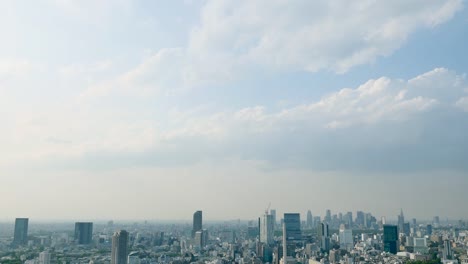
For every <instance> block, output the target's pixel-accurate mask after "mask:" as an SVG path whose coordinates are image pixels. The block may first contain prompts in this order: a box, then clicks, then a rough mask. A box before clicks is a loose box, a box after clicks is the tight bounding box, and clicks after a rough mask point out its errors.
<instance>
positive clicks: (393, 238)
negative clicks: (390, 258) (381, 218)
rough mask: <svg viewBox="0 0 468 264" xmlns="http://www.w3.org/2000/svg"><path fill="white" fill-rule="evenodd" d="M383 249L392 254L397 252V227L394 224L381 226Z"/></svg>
mask: <svg viewBox="0 0 468 264" xmlns="http://www.w3.org/2000/svg"><path fill="white" fill-rule="evenodd" d="M383 229H384V230H383V231H384V233H383V244H384V251H385V252H389V253H392V254H396V253H397V252H398V227H397V226H395V225H384V226H383Z"/></svg>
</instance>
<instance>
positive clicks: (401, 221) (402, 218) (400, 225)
mask: <svg viewBox="0 0 468 264" xmlns="http://www.w3.org/2000/svg"><path fill="white" fill-rule="evenodd" d="M404 225H405V216H404V215H403V209H401V211H400V215H399V216H398V229H399V230H400V232H404V230H405V227H404Z"/></svg>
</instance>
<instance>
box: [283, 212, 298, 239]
mask: <svg viewBox="0 0 468 264" xmlns="http://www.w3.org/2000/svg"><path fill="white" fill-rule="evenodd" d="M284 224H285V226H286V234H287V237H286V239H287V241H299V240H302V232H301V215H300V214H298V213H289V214H288V213H286V214H284Z"/></svg>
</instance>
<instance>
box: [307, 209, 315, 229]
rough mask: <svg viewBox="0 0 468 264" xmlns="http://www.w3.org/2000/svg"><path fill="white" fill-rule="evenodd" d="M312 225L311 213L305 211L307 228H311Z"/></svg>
mask: <svg viewBox="0 0 468 264" xmlns="http://www.w3.org/2000/svg"><path fill="white" fill-rule="evenodd" d="M313 225H314V218H313V217H312V212H311V211H310V210H309V211H307V228H312V227H313Z"/></svg>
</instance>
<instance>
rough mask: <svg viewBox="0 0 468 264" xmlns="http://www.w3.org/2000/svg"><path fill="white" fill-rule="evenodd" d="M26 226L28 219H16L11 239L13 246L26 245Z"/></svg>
mask: <svg viewBox="0 0 468 264" xmlns="http://www.w3.org/2000/svg"><path fill="white" fill-rule="evenodd" d="M28 224H29V218H16V220H15V233H14V237H13V244H14V245H26V244H27V243H28Z"/></svg>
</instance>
